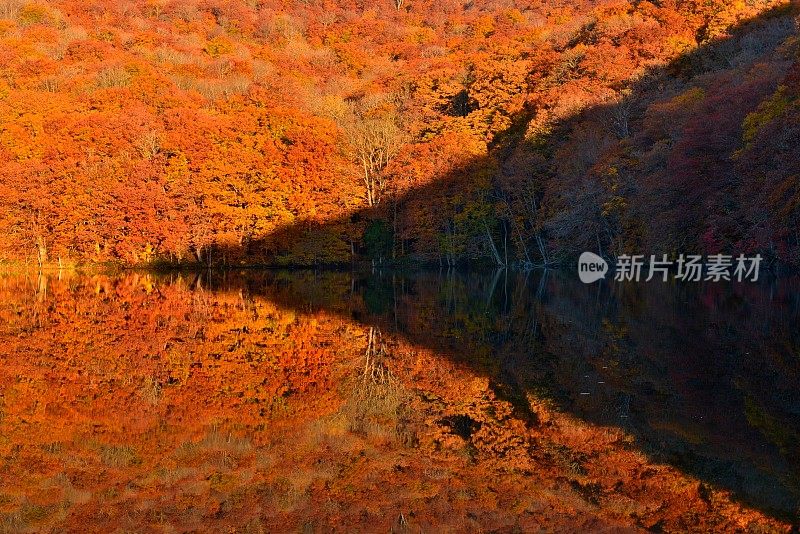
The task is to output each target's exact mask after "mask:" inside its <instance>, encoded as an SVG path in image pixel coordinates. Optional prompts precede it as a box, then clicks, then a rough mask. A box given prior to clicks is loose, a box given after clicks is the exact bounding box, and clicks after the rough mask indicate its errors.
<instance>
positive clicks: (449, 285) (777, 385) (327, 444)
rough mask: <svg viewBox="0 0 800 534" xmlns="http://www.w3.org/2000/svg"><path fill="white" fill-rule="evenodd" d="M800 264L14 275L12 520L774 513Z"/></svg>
mask: <svg viewBox="0 0 800 534" xmlns="http://www.w3.org/2000/svg"><path fill="white" fill-rule="evenodd" d="M798 294H799V293H798V281H797V280H795V279H780V280H772V281H766V282H764V283H761V284H723V283H718V284H712V283H708V284H686V285H675V284H669V283H660V282H658V283H649V284H645V283H641V284H613V283H612V284H605V285H592V286H587V285H583V284H581V283H580V282H578V281H577V280H574V279H573V277H572V276H570V275H569V274H567V273H556V272H549V273H529V274H525V273H509V272H497V273H483V274H480V273H458V272H452V271H451V272H448V273H419V274H414V275H399V274H383V275H360V274H359V275H354V274H351V273H344V272H310V271H307V272H306V271H304V272H292V273H289V272H257V271H245V272H241V273H239V272H236V273H234V272H226V273H211V274H209V273H203V274H194V273H191V274H189V273H183V274H169V275H155V274H145V273H124V274H121V275H77V274H66V273H62V274H61V275H60V276H59V274H58V273H54V274H53V275H52V276H48V275H42V276H38V275H36V274H32V275H7V276H3V277H0V321H1V324H2V326H0V343H1V344H2V347H3V365H2V374H0V388H2V396H0V456H1V457H2V464H0V465H1V466H2V467H0V518H1V519H2V523H0V526H2V530H8V531H19V530H22V531H25V530H28V531H42V530H56V531H86V529H87V528H88V529H89V530H97V531H115V530H137V531H138V530H169V529H175V530H178V531H187V530H225V531H230V530H240V531H248V532H258V531H276V530H277V531H284V530H294V531H299V530H306V531H321V532H322V531H329V530H330V529H332V528H334V527H339V528H341V529H342V530H366V531H381V532H386V531H389V530H390V529H394V531H398V532H399V531H408V532H417V531H430V530H437V531H447V530H451V531H477V530H499V531H512V530H514V529H521V530H523V531H529V530H532V529H534V528H544V529H546V530H564V531H568V530H575V529H602V528H610V527H631V528H645V529H648V528H649V529H663V530H668V531H669V530H672V531H680V530H686V529H695V530H719V531H731V530H736V529H746V528H751V529H756V530H767V531H781V530H786V529H788V528H789V526H790V524H791V523H792V522H793V521H795V520H797V517H798V503H799V502H800V461H799V460H800V454H799V452H800V451H799V449H798V437H800V387H798V386H799V385H800V348H798V347H800V330H798V327H797V319H798V309H799V305H800V304H799V303H798Z"/></svg>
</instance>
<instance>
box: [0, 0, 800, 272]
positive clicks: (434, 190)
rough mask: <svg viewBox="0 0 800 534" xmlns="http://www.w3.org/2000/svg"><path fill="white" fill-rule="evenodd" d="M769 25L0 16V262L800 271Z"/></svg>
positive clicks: (788, 93) (786, 28)
mask: <svg viewBox="0 0 800 534" xmlns="http://www.w3.org/2000/svg"><path fill="white" fill-rule="evenodd" d="M797 14H798V8H797V6H796V5H793V4H792V3H790V2H786V1H782V0H744V1H742V0H737V1H733V2H732V1H729V0H653V1H638V0H608V1H583V2H566V1H561V0H489V1H481V2H473V1H471V0H469V1H464V0H459V1H454V0H440V1H437V2H428V1H423V0H378V1H376V2H361V1H358V0H352V1H351V0H264V1H259V0H232V1H226V2H217V1H214V0H172V1H170V0H131V1H114V2H103V1H101V0H89V1H81V2H78V1H75V0H51V1H38V2H25V1H22V0H0V176H1V177H2V179H0V236H2V237H3V239H2V240H0V260H2V261H25V262H29V263H32V264H36V263H37V262H38V263H40V264H42V263H47V262H60V263H61V262H67V263H86V262H115V263H121V264H126V265H139V264H147V263H152V262H163V263H170V264H188V263H197V262H199V263H212V264H216V265H220V264H243V263H244V264H283V265H321V264H347V263H350V262H352V261H356V260H367V259H372V260H380V261H384V260H385V261H391V260H416V261H424V262H435V263H448V264H461V263H465V262H485V263H487V264H504V265H510V264H512V263H516V264H520V265H526V266H533V265H542V264H554V263H559V262H561V261H564V260H566V259H568V258H571V257H573V256H574V255H575V254H576V253H578V252H580V251H582V250H584V249H591V250H599V252H601V253H602V254H604V255H606V256H615V255H618V254H621V253H623V252H636V253H655V254H662V253H664V254H674V253H680V252H684V253H693V252H697V253H701V252H702V253H714V252H719V251H726V252H730V253H739V252H742V253H755V252H759V253H761V254H762V255H764V256H765V257H766V258H768V259H769V260H770V261H771V262H773V264H774V265H789V266H796V265H798V264H800V234H798V231H797V228H798V224H797V223H798V216H800V190H798V180H799V179H800V154H799V153H798V150H800V149H799V148H798V147H800V144H798V140H799V139H798V137H799V134H800V105H798V103H800V99H799V97H800V64H799V63H798V51H799V50H800V42H799V41H798V39H797V36H796V33H797V19H796V17H797Z"/></svg>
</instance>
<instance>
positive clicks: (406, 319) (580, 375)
mask: <svg viewBox="0 0 800 534" xmlns="http://www.w3.org/2000/svg"><path fill="white" fill-rule="evenodd" d="M790 9H794V8H793V7H792V8H790ZM792 16H793V11H786V10H778V11H776V12H773V13H768V14H765V15H764V16H763V17H762V20H768V19H770V18H774V17H789V18H791V17H792ZM761 30H763V27H762V26H760V25H759V21H749V22H747V23H745V24H743V25H742V26H741V27H740V28H739V29H737V30H736V31H735V32H734V36H735V37H734V38H732V39H730V40H728V41H722V42H715V43H711V44H709V45H706V46H704V47H702V48H700V49H699V50H697V51H695V52H692V53H691V54H687V55H686V56H683V57H681V58H679V59H678V60H676V61H674V62H673V63H672V64H670V65H669V66H667V67H665V68H664V69H662V70H660V71H654V72H652V73H651V75H649V76H646V77H644V78H643V80H642V81H641V82H640V83H639V84H638V85H636V86H634V87H633V88H632V96H631V99H632V101H633V102H634V105H633V106H632V107H633V109H639V110H641V109H642V108H643V107H644V106H646V104H647V103H648V101H652V100H653V99H657V98H658V97H659V95H660V91H661V89H660V84H662V83H665V80H666V83H667V84H669V80H670V79H672V80H680V79H688V78H694V77H698V76H701V75H703V73H705V72H708V71H711V70H714V69H718V68H725V67H724V65H725V63H726V62H728V61H730V58H731V57H740V56H737V53H738V52H740V50H739V49H738V48H737V47H738V46H739V44H740V43H742V42H744V41H743V39H742V38H743V36H747V35H749V34H751V33H752V34H758V35H761V36H762V37H764V39H766V41H765V42H764V43H763V44H764V45H765V46H766V47H767V50H766V52H765V53H768V52H769V48H770V47H774V46H776V44H777V43H778V42H780V40H781V39H773V40H772V41H770V35H769V32H766V33H765V32H761V33H758V32H760V31H761ZM773 37H774V36H773ZM773 41H774V42H773ZM750 61H751V62H752V63H755V62H756V61H758V57H753V58H752V59H751V60H750ZM720 65H723V67H720ZM779 78H780V76H779V74H778V75H776V76H773V77H772V78H769V79H766V80H765V81H764V83H763V84H762V85H761V86H759V87H757V88H755V89H753V94H752V95H750V97H749V99H744V100H743V101H742V102H740V104H741V106H740V107H739V108H737V109H730V110H728V111H729V114H730V117H728V119H729V120H730V121H733V122H736V121H738V124H741V121H742V119H743V117H744V116H745V115H746V113H747V111H748V106H750V107H751V108H752V107H754V106H755V105H757V103H758V101H759V100H760V99H761V98H763V97H764V96H766V95H768V94H770V93H771V92H772V91H773V90H774V88H775V85H776V84H777V83H778V81H779ZM751 89H752V88H751ZM668 90H669V89H664V91H668ZM637 106H638V108H637ZM533 111H534V110H527V111H526V114H530V113H532V112H533ZM609 111H610V107H608V106H601V107H599V108H593V109H589V110H584V111H582V112H581V113H580V114H579V115H577V116H576V117H574V118H573V119H571V120H569V121H567V122H566V123H564V124H562V125H560V127H559V128H558V129H557V130H556V131H555V132H553V133H552V134H551V135H552V136H554V137H558V136H561V135H565V133H568V132H569V131H570V130H571V128H573V126H574V125H576V124H579V123H580V122H581V121H582V120H584V119H586V118H587V117H592V116H594V117H595V119H594V120H597V119H596V118H597V117H602V116H604V114H607V113H608V112H609ZM528 116H529V115H526V116H521V117H517V118H516V120H515V121H514V123H515V124H518V123H525V122H526V118H527V117H528ZM631 120H632V125H633V128H634V129H635V128H636V123H637V121H639V122H641V120H643V119H642V117H641V116H639V117H636V116H635V113H634V116H633V117H632V118H631ZM665 120H667V119H665ZM711 128H712V130H713V125H711ZM708 133H711V134H713V131H711V132H708ZM523 135H524V128H519V127H513V128H512V129H510V130H509V131H508V132H506V134H504V135H501V136H499V138H498V139H499V141H498V143H497V144H496V145H495V146H493V147H492V151H491V152H490V154H489V156H487V157H486V158H484V159H481V158H478V159H475V160H473V161H470V162H467V163H466V164H463V165H462V166H461V167H459V168H458V169H456V170H454V171H452V172H450V173H449V174H448V175H447V176H440V177H437V180H436V181H435V182H434V183H432V184H431V185H428V186H425V187H423V188H420V189H417V190H414V191H411V192H410V193H408V194H406V195H405V196H404V197H402V198H399V199H398V200H397V203H396V208H397V209H396V214H397V215H396V216H397V220H399V221H400V223H401V225H402V224H403V223H404V222H405V223H408V222H409V221H411V222H412V223H413V221H414V220H415V218H417V219H420V218H428V219H430V220H431V221H434V223H433V224H431V225H430V228H431V231H432V232H433V233H432V235H430V236H425V235H421V236H417V237H415V238H414V239H410V240H408V241H407V242H403V243H402V244H401V245H402V248H403V249H404V250H405V251H406V252H407V253H408V254H409V255H411V256H413V255H414V254H417V255H419V256H421V257H425V258H426V259H428V260H432V259H435V257H436V253H435V252H433V253H432V252H431V250H433V249H435V247H434V244H435V243H436V239H437V234H438V235H448V234H447V233H448V232H449V231H450V230H452V225H451V223H452V221H453V220H455V219H456V218H457V216H458V215H459V214H463V210H464V209H465V206H466V205H467V204H468V203H469V202H471V201H481V200H485V198H484V195H485V191H482V190H480V189H479V188H477V189H476V188H474V187H473V186H474V184H475V183H476V182H475V181H474V180H471V177H473V176H475V175H476V174H479V173H485V172H492V173H494V174H495V175H496V179H497V180H499V181H502V179H503V178H504V174H507V169H506V164H507V163H508V162H509V161H510V162H512V163H513V162H514V158H518V159H519V158H520V153H525V151H526V150H527V151H528V152H529V155H530V154H533V153H534V152H536V148H535V147H534V148H531V147H526V146H525V143H528V141H527V140H525V139H524V138H523ZM695 141H696V143H697V144H696V146H693V147H692V153H691V154H688V153H687V161H689V163H686V162H683V163H680V164H678V163H674V164H671V165H672V168H671V169H672V170H673V171H675V173H676V175H675V178H674V180H673V179H672V178H671V177H670V176H666V177H662V178H663V182H662V183H656V184H652V185H653V188H652V190H653V191H656V192H658V195H657V197H658V198H655V199H651V201H652V202H655V205H656V206H661V205H662V204H663V210H662V212H663V217H664V221H665V222H664V225H665V226H664V228H665V230H664V234H665V235H667V234H669V232H677V233H679V234H682V235H685V236H688V239H687V243H692V242H694V243H697V242H698V240H699V239H700V236H699V235H692V232H693V231H697V229H698V228H700V229H702V227H703V225H702V224H695V225H694V227H689V226H687V221H689V222H691V221H702V220H705V217H707V215H708V213H709V210H710V209H711V207H712V206H711V205H710V204H709V202H713V201H716V200H714V198H711V197H709V196H708V195H706V196H704V195H703V194H702V191H704V189H696V188H695V187H696V185H697V184H698V183H703V184H705V185H707V186H709V187H711V189H714V190H715V191H716V190H718V191H719V195H724V194H727V193H726V191H727V192H729V191H728V189H729V187H730V184H728V183H726V182H725V180H726V177H725V175H724V173H725V172H726V169H727V166H726V165H728V164H729V162H724V161H721V160H720V159H719V157H718V155H719V154H718V151H719V150H720V144H719V143H720V141H719V139H716V138H714V136H713V135H710V136H707V139H706V138H704V137H703V136H702V135H701V136H700V141H697V140H695ZM636 142H638V141H637V139H635V135H634V139H632V140H631V143H634V144H635V143H636ZM544 144H545V145H548V144H549V145H551V146H553V145H555V143H554V142H553V139H550V140H545V143H544ZM723 148H724V147H723ZM551 156H552V155H548V154H545V153H537V154H535V157H534V156H531V158H529V159H527V160H526V159H525V158H524V157H522V158H521V160H522V164H523V165H527V164H530V165H531V166H532V168H531V170H530V172H529V173H528V174H526V173H522V178H520V179H522V180H530V179H531V176H533V175H535V174H536V172H538V170H539V169H543V168H546V167H547V166H546V165H541V159H542V158H546V157H551ZM537 158H538V159H537ZM537 162H538V163H537ZM517 164H519V161H517ZM537 165H539V166H537ZM692 165H694V166H692ZM505 178H507V176H506V177H505ZM593 179H594V178H592V177H591V176H585V175H581V176H578V177H576V178H575V180H574V182H573V183H569V184H566V185H565V186H564V187H565V188H566V189H567V190H568V191H571V193H572V194H574V195H575V196H576V197H579V196H580V195H581V193H580V191H584V193H586V194H589V193H591V190H590V189H591V183H592V180H593ZM510 183H511V186H512V187H525V186H526V185H527V184H526V183H521V184H520V183H517V184H516V185H514V182H513V180H511V182H510ZM709 184H710V185H709ZM506 186H508V183H506ZM495 187H497V188H499V189H502V187H503V186H502V184H499V183H498V184H495ZM587 188H588V189H587ZM533 191H534V194H536V195H541V196H542V198H539V200H540V201H545V200H547V199H546V198H543V197H544V196H546V195H547V192H546V191H543V190H538V191H537V190H536V188H535V187H534V188H533ZM698 191H699V192H700V193H698ZM455 196H457V197H458V198H460V199H461V201H460V202H461V203H460V204H459V203H457V202H456V203H454V202H452V199H453V198H454V197H455ZM556 200H557V199H556ZM562 207H563V206H562ZM595 211H596V210H595V209H594V208H592V207H591V206H588V207H586V206H583V207H581V206H578V207H577V208H575V209H574V210H573V211H572V214H573V220H572V221H571V223H570V224H569V225H566V226H565V225H564V224H562V225H561V226H560V227H559V228H558V229H557V230H558V235H556V233H555V232H556V231H555V230H553V229H552V228H551V229H550V230H547V229H545V230H543V231H544V232H547V231H550V232H551V235H549V236H546V237H549V238H550V240H551V248H552V247H554V246H555V245H552V243H556V242H558V240H559V239H560V240H561V244H560V245H558V246H562V247H563V246H564V245H563V244H564V243H565V242H566V243H568V244H569V247H571V249H570V250H567V253H572V252H574V251H577V250H587V249H588V250H597V245H598V244H599V245H600V246H601V247H602V248H603V249H604V250H606V251H608V250H609V249H610V248H611V246H612V245H613V243H612V242H610V241H608V240H606V238H605V237H602V236H599V234H598V230H597V227H596V225H597V222H596V221H597V214H596V213H595ZM381 218H383V219H386V213H385V212H382V211H380V210H375V209H364V210H361V211H359V212H357V213H353V214H350V215H349V216H348V217H347V218H346V219H342V220H337V221H330V222H328V223H325V224H323V225H319V226H314V227H309V226H290V227H286V228H283V229H281V230H280V231H278V232H276V233H275V234H273V235H271V236H269V237H268V238H266V239H263V240H258V241H253V242H249V243H247V244H246V245H243V246H229V245H224V244H217V245H216V246H214V247H212V249H213V255H214V257H217V258H227V259H230V260H231V262H232V263H233V262H234V261H235V260H236V259H237V258H247V259H252V258H257V259H258V258H260V259H261V260H263V261H269V260H270V259H274V258H275V257H276V256H280V255H281V254H292V251H296V250H304V251H306V252H307V255H308V256H309V257H311V258H312V260H310V261H309V263H310V264H324V263H325V261H324V259H323V260H320V261H317V260H316V259H314V258H315V257H316V254H317V252H315V251H317V250H319V251H320V252H319V257H320V258H324V256H325V253H324V248H325V246H326V245H325V243H328V242H330V241H331V240H333V241H336V240H337V239H340V235H339V234H337V232H339V231H340V230H339V229H340V228H341V227H342V226H343V225H345V226H346V225H347V224H348V223H349V222H351V221H353V220H368V221H369V220H379V219H381ZM395 222H396V221H395ZM473 222H474V225H473V226H474V228H472V230H470V231H472V232H473V234H472V235H471V237H470V236H468V239H467V241H469V239H473V240H477V242H480V239H482V238H481V237H480V236H481V235H484V233H483V232H484V230H483V228H482V226H481V225H480V224H479V223H480V221H473ZM525 224H526V225H527V226H526V228H525V229H524V232H525V233H526V235H528V236H531V235H532V233H531V229H532V228H533V227H535V226H537V225H540V224H541V221H535V220H529V221H527V222H526V223H525ZM504 231H507V229H506V226H503V225H502V224H501V226H500V227H499V229H498V227H497V226H495V227H493V228H492V230H491V232H493V233H494V236H493V237H495V238H496V239H497V242H502V241H501V240H502V239H503V237H504V236H503V235H502V232H504ZM506 237H507V236H506ZM531 239H532V238H531ZM529 245H530V250H531V251H535V250H536V247H535V246H534V245H533V242H532V241H531V242H529ZM395 246H397V244H395ZM364 249H365V247H364V244H363V243H360V244H359V245H358V246H357V247H356V252H357V254H358V253H360V254H364V252H365V250H364ZM552 252H554V251H553V250H551V253H552ZM642 252H646V251H642ZM687 252H691V251H687ZM426 254H427V256H426ZM442 258H443V255H442V254H441V252H440V253H439V261H442ZM542 259H543V258H542V257H541V256H539V257H537V258H534V263H536V262H541V261H542ZM444 260H445V261H444V263H447V260H448V258H444ZM197 282H198V283H200V284H201V285H203V286H204V287H211V288H218V289H221V290H228V289H235V290H237V291H243V292H244V294H247V295H253V296H263V297H265V298H267V299H269V300H271V301H274V302H276V303H278V304H279V305H281V306H284V307H286V308H292V309H295V310H299V311H305V312H312V311H319V310H324V311H326V312H330V313H336V314H340V315H341V316H344V317H347V318H352V319H354V320H357V321H359V322H361V323H364V324H368V325H370V326H378V327H380V328H381V329H383V330H384V331H387V332H395V333H397V334H400V335H402V336H404V337H405V338H406V339H408V340H409V341H410V342H411V343H414V344H418V345H421V346H425V347H428V348H431V349H434V350H436V351H437V352H438V353H439V354H441V356H442V357H443V358H451V359H453V360H455V361H457V362H463V363H464V364H465V365H468V366H469V367H470V368H472V369H474V370H475V371H476V372H479V373H481V374H483V375H485V376H488V377H489V378H490V381H491V383H492V387H493V388H494V390H495V392H496V393H497V395H499V396H501V397H502V398H505V399H508V400H510V401H511V402H512V403H513V404H514V406H515V407H516V408H517V410H518V414H517V415H518V416H520V417H522V418H524V419H525V420H527V421H528V422H529V424H531V425H535V424H537V423H536V416H535V414H533V413H531V412H530V409H529V408H528V403H527V402H526V396H527V395H529V394H533V395H539V396H544V397H547V398H549V399H550V400H551V401H552V402H554V403H555V404H556V405H557V406H558V407H559V408H560V409H562V410H564V411H566V412H568V413H571V414H574V415H576V416H578V417H580V418H582V419H584V420H585V421H587V422H589V423H593V424H597V425H613V426H616V427H619V428H622V429H624V430H626V431H628V432H630V433H631V434H632V435H633V436H635V438H636V441H635V447H637V448H639V449H640V450H642V451H643V452H645V453H647V454H648V455H650V456H651V457H652V458H653V459H654V460H655V461H658V462H664V463H668V464H671V465H674V466H676V467H678V468H679V469H681V470H683V471H684V472H686V473H688V474H691V475H693V476H696V477H698V478H699V479H701V480H703V481H704V482H706V483H708V484H710V485H712V486H714V487H718V488H722V489H727V490H730V491H731V492H732V494H733V496H734V497H735V498H736V499H738V500H740V501H741V502H743V503H746V504H747V505H750V506H755V507H757V508H759V509H760V510H763V511H765V512H766V513H769V514H772V515H774V516H776V517H780V518H783V519H789V520H791V521H794V522H797V521H798V520H800V445H798V444H799V443H800V348H799V347H800V328H798V327H797V325H798V320H799V319H800V296H799V295H800V281H799V280H797V279H780V280H773V281H771V282H762V283H758V284H711V283H706V284H687V285H676V284H674V283H649V284H645V283H641V284H627V285H625V284H614V283H601V284H595V285H588V286H587V285H583V284H581V283H580V282H578V281H577V280H575V279H574V277H573V276H571V274H569V273H566V274H565V273H558V272H552V271H545V272H542V271H534V272H531V273H514V272H509V271H499V272H497V273H490V274H476V273H462V272H457V271H453V270H446V271H442V272H440V273H422V274H417V275H408V276H403V275H400V274H374V275H351V274H350V273H342V272H311V271H308V272H306V271H302V272H294V273H281V272H258V271H246V272H243V273H236V272H227V273H216V272H214V273H211V274H203V275H198V279H197ZM477 355H482V356H477Z"/></svg>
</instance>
